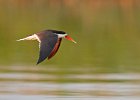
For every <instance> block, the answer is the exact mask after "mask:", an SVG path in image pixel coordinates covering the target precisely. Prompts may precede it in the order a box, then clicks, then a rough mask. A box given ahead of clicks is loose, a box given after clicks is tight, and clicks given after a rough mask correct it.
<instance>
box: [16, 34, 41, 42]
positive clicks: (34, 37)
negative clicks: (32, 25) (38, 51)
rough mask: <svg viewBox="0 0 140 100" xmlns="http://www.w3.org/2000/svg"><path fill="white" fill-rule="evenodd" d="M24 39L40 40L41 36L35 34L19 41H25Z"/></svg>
mask: <svg viewBox="0 0 140 100" xmlns="http://www.w3.org/2000/svg"><path fill="white" fill-rule="evenodd" d="M23 40H38V41H39V38H38V36H37V35H36V34H34V35H31V36H28V37H26V38H22V39H19V40H17V41H23Z"/></svg>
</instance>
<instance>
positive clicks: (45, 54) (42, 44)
mask: <svg viewBox="0 0 140 100" xmlns="http://www.w3.org/2000/svg"><path fill="white" fill-rule="evenodd" d="M62 38H65V39H67V40H70V41H72V42H74V43H76V42H75V41H74V40H73V39H72V38H71V37H70V36H69V35H68V34H67V33H66V32H64V31H58V30H44V31H41V32H38V33H36V34H33V35H30V36H28V37H26V38H22V39H19V40H17V41H22V40H37V41H38V42H39V48H40V53H39V59H38V61H37V64H39V63H41V62H42V61H44V60H45V59H46V58H47V59H48V60H49V59H50V58H52V57H53V56H54V55H55V54H56V52H57V51H58V49H59V46H60V44H61V41H62Z"/></svg>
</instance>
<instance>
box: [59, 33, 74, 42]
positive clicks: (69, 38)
mask: <svg viewBox="0 0 140 100" xmlns="http://www.w3.org/2000/svg"><path fill="white" fill-rule="evenodd" d="M57 35H58V38H65V39H67V40H69V41H72V42H74V43H76V41H74V40H73V39H72V38H71V37H70V36H69V35H68V34H67V33H65V32H63V31H59V32H57Z"/></svg>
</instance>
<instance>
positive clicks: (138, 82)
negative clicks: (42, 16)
mask: <svg viewBox="0 0 140 100" xmlns="http://www.w3.org/2000/svg"><path fill="white" fill-rule="evenodd" d="M44 67H45V66H42V67H36V66H30V67H26V66H24V67H23V66H12V67H9V68H7V67H5V68H1V69H0V80H1V81H0V99H1V100H11V99H14V100H18V99H20V100H25V99H26V100H45V99H47V100H56V99H64V100H65V99H66V100H67V99H68V100H69V99H72V98H73V99H74V100H79V99H80V98H81V99H83V100H86V99H87V98H89V99H93V98H95V99H99V100H103V99H109V98H110V99H109V100H114V99H116V100H117V99H118V98H122V99H123V98H124V99H123V100H139V99H140V74H139V73H88V72H89V71H88V69H87V68H85V69H84V68H82V69H81V68H77V69H75V70H74V69H73V68H68V69H64V68H62V69H61V68H58V67H55V66H47V68H44ZM90 70H92V69H90ZM92 71H93V72H94V71H95V70H92ZM130 97H132V98H130ZM111 98H112V99H111ZM119 100H120V99H119Z"/></svg>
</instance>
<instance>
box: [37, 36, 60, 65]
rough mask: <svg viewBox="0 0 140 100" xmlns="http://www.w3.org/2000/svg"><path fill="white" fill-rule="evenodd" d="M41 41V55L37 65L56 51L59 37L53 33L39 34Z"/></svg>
mask: <svg viewBox="0 0 140 100" xmlns="http://www.w3.org/2000/svg"><path fill="white" fill-rule="evenodd" d="M37 35H38V37H39V39H40V41H41V42H40V54H39V59H38V62H37V64H39V63H41V62H42V61H44V60H45V59H46V58H47V57H48V56H49V55H50V54H51V52H52V50H53V49H54V47H55V45H56V43H57V41H58V36H57V35H56V34H53V33H41V34H40V33H39V34H37Z"/></svg>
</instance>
